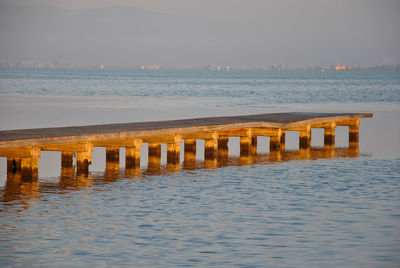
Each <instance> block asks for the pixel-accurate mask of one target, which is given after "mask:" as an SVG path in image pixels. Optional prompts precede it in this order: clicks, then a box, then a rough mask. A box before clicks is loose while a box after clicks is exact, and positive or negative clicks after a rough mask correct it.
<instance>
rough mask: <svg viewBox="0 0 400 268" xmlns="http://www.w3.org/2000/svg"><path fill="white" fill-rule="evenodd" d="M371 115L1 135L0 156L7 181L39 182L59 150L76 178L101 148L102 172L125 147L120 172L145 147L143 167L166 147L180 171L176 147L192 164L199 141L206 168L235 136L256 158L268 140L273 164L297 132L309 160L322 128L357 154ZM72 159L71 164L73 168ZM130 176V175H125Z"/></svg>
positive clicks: (331, 141) (115, 165) (263, 117)
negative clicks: (340, 135) (43, 160)
mask: <svg viewBox="0 0 400 268" xmlns="http://www.w3.org/2000/svg"><path fill="white" fill-rule="evenodd" d="M368 117H372V114H370V113H275V114H257V115H245V116H226V117H207V118H195V119H184V120H170V121H158V122H138V123H124V124H107V125H92V126H75V127H59V128H37V129H22V130H8V131H0V157H7V177H8V179H10V180H15V179H17V180H20V179H21V178H22V179H25V180H27V179H28V180H32V179H33V180H34V179H37V177H38V166H39V161H38V160H39V157H40V152H41V151H60V152H61V167H62V168H63V169H64V170H72V169H73V170H74V171H73V172H76V174H79V175H80V176H81V175H82V174H83V175H85V174H86V175H87V174H88V173H89V166H90V164H91V161H92V157H91V156H92V151H93V147H105V148H106V169H109V170H112V169H113V170H118V169H119V157H120V153H119V151H120V148H125V168H126V169H127V170H128V169H137V168H140V149H141V146H142V144H143V143H148V164H149V166H152V167H154V168H156V169H158V168H159V165H160V159H161V144H162V143H164V144H167V164H168V165H170V166H171V167H174V168H173V169H175V168H176V167H179V165H180V151H181V143H182V144H183V146H184V157H185V162H186V163H189V162H190V161H192V162H193V161H195V160H196V140H199V139H201V140H204V160H205V162H207V163H208V164H210V165H211V166H213V163H214V164H215V163H216V162H217V159H219V160H221V159H224V158H226V157H227V156H228V138H229V137H234V136H236V137H240V155H241V156H243V157H246V156H254V155H257V137H258V136H267V137H269V151H270V154H271V155H273V156H274V159H281V158H282V152H285V133H286V132H287V131H298V132H299V153H300V154H301V155H302V157H303V158H304V157H307V156H308V155H310V148H311V129H312V128H323V129H324V149H325V152H328V154H330V155H334V154H335V153H336V151H335V128H336V126H348V127H349V149H350V151H351V152H352V154H353V155H357V153H358V147H359V145H358V144H359V124H360V118H368ZM74 159H75V162H76V165H74ZM128 173H129V172H128Z"/></svg>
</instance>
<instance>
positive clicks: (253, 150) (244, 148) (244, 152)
mask: <svg viewBox="0 0 400 268" xmlns="http://www.w3.org/2000/svg"><path fill="white" fill-rule="evenodd" d="M240 155H241V156H250V155H257V135H254V134H253V131H252V129H247V135H245V136H241V137H240Z"/></svg>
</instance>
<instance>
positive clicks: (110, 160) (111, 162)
mask: <svg viewBox="0 0 400 268" xmlns="http://www.w3.org/2000/svg"><path fill="white" fill-rule="evenodd" d="M118 169H119V147H114V146H112V147H106V170H118Z"/></svg>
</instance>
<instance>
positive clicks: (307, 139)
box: [299, 125, 311, 149]
mask: <svg viewBox="0 0 400 268" xmlns="http://www.w3.org/2000/svg"><path fill="white" fill-rule="evenodd" d="M310 147H311V126H310V125H306V126H305V127H304V128H302V129H300V130H299V148H300V149H306V148H310Z"/></svg>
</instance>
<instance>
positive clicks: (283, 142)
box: [281, 130, 286, 152]
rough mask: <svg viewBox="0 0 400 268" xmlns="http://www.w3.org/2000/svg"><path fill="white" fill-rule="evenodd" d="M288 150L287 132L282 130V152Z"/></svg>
mask: <svg viewBox="0 0 400 268" xmlns="http://www.w3.org/2000/svg"><path fill="white" fill-rule="evenodd" d="M285 150H286V131H285V130H281V151H282V152H285Z"/></svg>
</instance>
